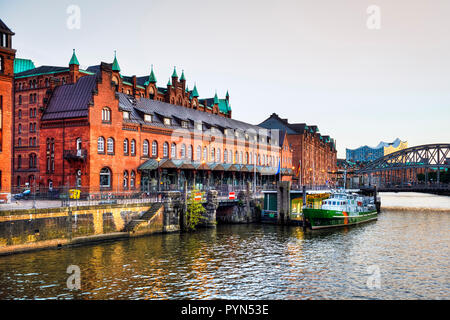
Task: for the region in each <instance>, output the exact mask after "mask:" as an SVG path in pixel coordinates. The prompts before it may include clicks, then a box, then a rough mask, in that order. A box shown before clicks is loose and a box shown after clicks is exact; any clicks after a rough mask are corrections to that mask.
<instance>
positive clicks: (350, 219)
mask: <svg viewBox="0 0 450 320" xmlns="http://www.w3.org/2000/svg"><path fill="white" fill-rule="evenodd" d="M303 215H304V217H305V220H306V225H307V226H308V227H309V228H311V229H312V230H315V229H324V228H337V227H346V226H351V225H355V224H359V223H363V222H368V221H373V220H376V219H377V218H378V212H377V211H376V210H374V211H369V212H359V213H358V214H357V215H349V214H347V213H345V212H342V211H335V210H323V209H306V208H305V209H303Z"/></svg>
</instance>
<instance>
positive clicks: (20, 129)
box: [17, 123, 22, 133]
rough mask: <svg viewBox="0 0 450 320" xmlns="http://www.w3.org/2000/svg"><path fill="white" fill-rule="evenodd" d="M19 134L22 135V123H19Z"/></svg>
mask: <svg viewBox="0 0 450 320" xmlns="http://www.w3.org/2000/svg"><path fill="white" fill-rule="evenodd" d="M17 132H18V133H22V124H21V123H19V126H18V129H17Z"/></svg>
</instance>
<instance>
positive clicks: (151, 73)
mask: <svg viewBox="0 0 450 320" xmlns="http://www.w3.org/2000/svg"><path fill="white" fill-rule="evenodd" d="M148 82H150V83H156V77H155V74H154V73H153V65H152V72H150V77H148Z"/></svg>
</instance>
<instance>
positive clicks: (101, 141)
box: [97, 137, 105, 153]
mask: <svg viewBox="0 0 450 320" xmlns="http://www.w3.org/2000/svg"><path fill="white" fill-rule="evenodd" d="M97 151H98V152H100V153H103V152H105V138H103V137H100V138H98V139H97Z"/></svg>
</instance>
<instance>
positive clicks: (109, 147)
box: [106, 138, 114, 153]
mask: <svg viewBox="0 0 450 320" xmlns="http://www.w3.org/2000/svg"><path fill="white" fill-rule="evenodd" d="M106 150H107V152H108V153H114V139H113V138H108V141H107V143H106Z"/></svg>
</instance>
